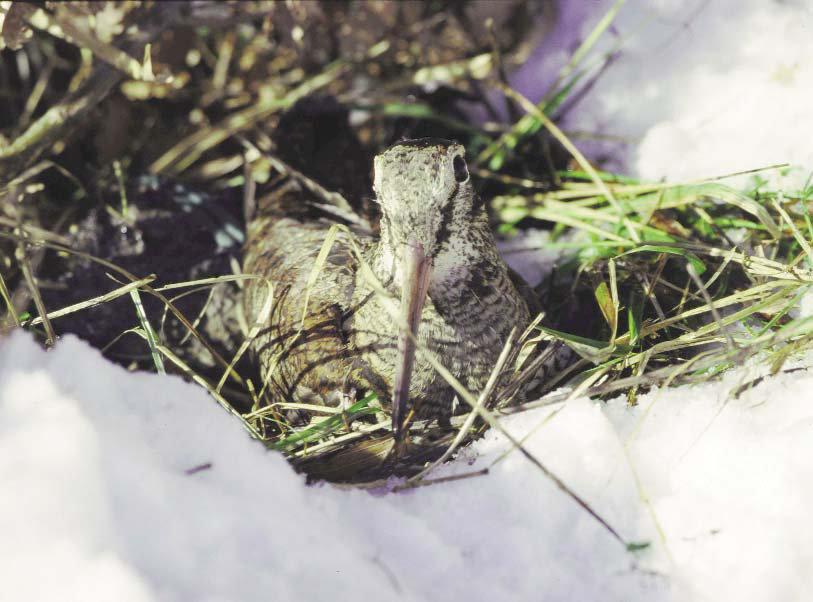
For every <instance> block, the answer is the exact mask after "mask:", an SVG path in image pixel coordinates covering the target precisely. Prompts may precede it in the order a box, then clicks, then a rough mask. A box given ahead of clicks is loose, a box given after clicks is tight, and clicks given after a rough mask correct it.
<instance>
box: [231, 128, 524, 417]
mask: <svg viewBox="0 0 813 602" xmlns="http://www.w3.org/2000/svg"><path fill="white" fill-rule="evenodd" d="M464 153H465V151H464V149H463V147H462V146H460V145H458V144H455V143H451V142H448V141H445V140H439V139H422V140H411V141H405V142H401V143H399V144H396V145H395V146H393V147H391V148H390V149H388V150H387V151H385V152H384V153H382V154H380V155H378V156H377V157H376V159H375V184H374V188H375V193H376V197H377V202H378V203H379V205H380V209H381V228H380V236H379V237H378V238H377V239H376V238H374V237H372V236H371V235H369V234H366V235H365V234H360V235H359V236H357V238H356V240H358V241H359V244H360V246H361V248H362V252H363V255H364V258H365V261H366V262H367V264H368V265H369V266H370V267H371V268H372V270H373V272H374V273H375V275H376V276H377V278H378V279H379V281H380V282H381V283H382V284H383V285H384V286H385V288H386V289H387V291H388V292H389V293H390V294H391V295H392V296H393V297H394V298H396V299H400V298H401V292H402V286H403V284H404V268H403V266H404V265H405V254H406V253H408V252H409V250H410V249H411V248H413V247H414V246H415V245H417V247H418V248H420V250H421V253H422V257H424V256H425V258H426V261H427V262H429V264H430V266H431V273H430V275H429V276H428V278H429V280H428V296H427V300H426V303H425V304H424V305H423V309H422V311H421V314H420V324H419V326H418V334H417V336H418V339H419V340H420V341H422V342H423V343H425V344H426V345H427V347H428V348H429V349H430V350H432V351H433V352H434V353H435V354H436V355H437V356H438V357H439V358H440V359H441V361H442V362H443V364H444V365H445V366H446V367H447V368H448V369H449V370H450V371H451V372H452V374H454V375H455V376H456V377H457V378H458V379H459V380H460V381H461V382H462V383H463V385H464V386H466V387H467V388H468V389H469V390H470V391H472V392H473V393H474V394H477V393H478V392H479V391H480V390H481V389H482V388H483V386H484V385H485V383H486V380H487V379H488V376H489V374H490V373H491V370H492V368H493V366H494V363H495V361H496V358H497V356H498V355H499V353H500V351H501V350H502V347H503V345H504V343H505V340H506V338H507V337H508V334H509V332H510V331H511V329H512V328H515V327H516V328H517V329H518V330H520V331H521V330H522V329H524V328H525V327H526V326H527V324H528V323H529V321H530V312H529V309H528V303H527V302H526V299H524V298H523V295H522V294H521V293H520V291H519V290H518V288H517V285H516V284H515V282H516V280H515V278H514V277H513V275H512V274H511V273H510V270H509V269H508V267H507V266H506V265H505V263H504V262H503V261H502V259H501V258H500V256H499V255H498V253H497V249H496V245H495V242H494V238H493V235H492V232H491V230H490V227H489V223H488V217H487V214H486V210H485V207H484V205H483V203H482V202H481V201H480V199H479V198H478V196H477V194H476V193H475V192H474V190H473V188H472V185H471V181H470V178H469V174H468V170H467V168H466V163H465V160H464ZM302 193H303V189H302V188H301V185H300V184H299V183H297V182H295V181H293V180H290V181H287V182H286V183H285V184H284V185H283V186H282V187H281V188H279V189H278V190H276V191H274V192H273V193H272V194H271V195H269V196H267V197H266V198H264V199H261V201H260V203H259V207H258V213H257V216H256V217H255V218H254V219H253V220H252V221H251V222H250V223H249V227H248V240H247V243H246V254H245V263H244V271H245V272H246V273H248V274H255V275H259V276H263V277H266V278H268V279H269V280H270V281H271V282H273V284H274V287H275V291H274V294H275V298H274V305H273V309H272V312H271V317H270V321H269V323H268V327H267V328H266V329H265V330H263V332H262V333H261V334H260V336H258V337H257V339H256V340H255V343H254V348H255V351H256V354H257V356H258V358H259V362H260V366H261V369H262V372H263V376H264V378H268V379H269V381H270V385H271V387H272V389H271V390H272V396H274V397H275V398H277V399H279V400H287V401H299V402H309V403H324V404H330V405H335V404H336V403H338V402H339V401H340V400H341V398H342V394H343V393H347V392H351V391H353V390H355V391H357V392H358V393H361V392H362V391H364V390H374V391H376V392H377V393H378V396H379V399H381V400H382V401H383V402H384V404H385V405H387V404H388V403H389V402H390V401H391V398H392V391H393V384H394V382H393V381H394V378H395V376H394V374H395V366H396V363H397V361H398V359H397V358H398V352H397V340H398V334H399V329H398V326H397V324H396V322H395V321H394V320H393V318H392V317H391V315H390V314H388V313H387V311H385V309H384V308H383V306H382V304H381V303H382V302H381V299H380V298H379V297H378V296H377V295H376V293H375V292H374V290H373V288H372V286H371V285H370V283H369V282H368V280H367V279H365V277H364V276H363V274H362V272H361V270H360V269H359V264H358V262H357V261H356V258H355V257H354V256H353V254H352V252H351V248H350V245H349V241H348V236H347V235H346V234H344V233H342V234H340V235H339V238H338V240H337V241H336V243H335V244H334V245H333V247H332V249H331V252H330V255H329V257H328V260H327V263H326V264H325V266H324V268H323V269H322V270H321V272H320V274H319V277H318V280H317V281H316V285H315V286H314V287H313V289H312V290H311V293H310V302H309V304H308V314H307V317H306V320H305V322H304V329H302V331H301V332H300V333H299V335H298V336H297V332H298V331H299V327H300V321H301V318H302V312H303V303H304V297H305V290H306V287H307V281H308V278H309V276H310V274H311V270H312V268H313V265H314V262H315V259H316V256H317V255H318V253H319V251H320V249H321V248H322V244H323V243H324V241H325V236H326V234H327V231H328V229H329V227H330V225H331V223H332V222H331V220H330V219H329V218H325V217H323V218H318V219H314V217H313V214H312V212H311V211H310V210H308V208H307V207H306V205H305V203H304V202H303V200H302ZM410 245H413V247H410ZM266 290H267V289H266V287H265V286H264V285H263V284H262V283H261V282H259V281H249V282H248V283H247V285H246V291H245V301H244V305H245V309H246V313H247V315H248V318H249V320H253V319H254V318H255V317H256V316H257V315H258V313H259V311H260V308H261V307H262V305H263V301H264V298H265V295H266ZM409 383H410V384H409V405H410V407H414V408H416V409H417V412H418V414H419V415H423V416H435V417H442V416H448V415H450V414H451V413H452V411H453V401H454V392H453V390H452V389H451V387H450V386H449V385H448V384H447V383H446V382H445V381H444V380H443V378H442V377H441V376H440V375H438V374H437V373H436V371H435V370H434V369H433V368H432V367H431V366H430V365H429V363H428V362H427V361H426V360H425V359H423V358H422V357H421V356H420V355H418V356H417V358H416V360H415V363H414V369H413V371H412V377H411V379H410V380H409Z"/></svg>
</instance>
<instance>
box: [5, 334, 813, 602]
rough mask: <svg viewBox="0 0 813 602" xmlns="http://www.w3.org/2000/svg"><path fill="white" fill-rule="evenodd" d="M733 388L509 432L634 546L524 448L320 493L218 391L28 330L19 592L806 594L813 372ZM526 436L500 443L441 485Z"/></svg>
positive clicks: (476, 453)
mask: <svg viewBox="0 0 813 602" xmlns="http://www.w3.org/2000/svg"><path fill="white" fill-rule="evenodd" d="M726 382H727V384H726V385H725V386H704V387H694V388H680V389H675V390H670V391H667V392H662V393H653V394H650V395H646V396H644V397H643V398H642V399H641V405H640V406H639V407H638V408H635V409H628V408H626V407H625V404H624V402H623V401H622V400H620V399H619V400H617V401H614V402H612V403H610V404H609V405H604V404H601V403H595V402H591V401H589V400H584V399H582V400H577V401H574V402H572V403H570V404H568V405H567V406H565V407H564V408H561V407H559V408H557V409H559V410H560V411H558V413H555V415H551V412H552V410H551V409H543V410H538V411H535V412H531V413H525V414H522V415H517V416H513V417H511V418H508V419H506V420H505V425H506V426H507V427H508V428H509V429H510V430H511V431H512V433H513V434H514V435H515V436H520V435H524V434H525V433H533V434H531V435H530V437H529V438H528V440H527V441H526V446H527V449H528V450H529V451H531V453H533V454H535V455H536V456H537V457H538V458H540V459H541V460H542V461H543V462H545V463H546V464H547V465H548V466H549V467H550V468H551V469H553V470H555V471H556V472H557V473H558V474H559V475H560V476H561V477H562V478H563V479H564V480H565V481H566V482H567V483H568V484H569V485H570V486H571V487H572V488H574V489H575V490H576V491H577V492H578V493H579V494H580V495H582V496H583V497H584V498H585V499H586V500H587V501H588V503H590V504H591V506H592V507H593V508H594V509H595V510H596V511H597V512H599V513H600V514H602V515H603V516H604V517H605V518H606V519H607V520H608V521H609V523H610V524H612V525H613V527H614V528H615V529H617V530H618V531H619V532H620V533H621V534H622V535H623V537H625V538H626V539H627V540H629V541H648V542H651V545H650V547H649V548H647V549H645V550H643V551H640V552H637V553H634V554H633V553H630V552H627V551H626V550H625V549H624V547H623V546H621V545H620V544H619V543H618V542H617V541H615V540H614V539H612V538H611V537H610V536H609V535H608V533H607V532H606V531H604V530H603V529H602V528H601V527H600V526H599V525H598V524H597V523H596V522H595V521H594V520H593V519H592V518H591V517H590V516H588V515H587V514H586V513H585V512H584V511H583V510H582V509H580V508H579V507H578V506H577V505H576V504H575V503H574V502H573V501H572V500H571V499H569V498H568V497H567V496H565V495H564V494H563V493H562V492H560V491H559V490H558V489H556V487H555V486H554V485H553V484H552V483H551V482H550V481H549V480H548V479H547V478H545V477H544V476H543V475H542V474H541V473H540V472H539V471H538V470H537V469H536V468H535V467H534V466H533V465H532V464H531V463H530V462H528V461H527V460H525V459H524V458H523V457H522V456H521V455H520V454H518V453H513V454H511V455H509V456H508V458H507V459H506V460H505V461H503V462H500V463H498V464H497V465H496V466H494V467H493V469H492V471H491V473H490V474H489V475H488V476H486V477H476V478H471V479H466V480H462V481H457V482H453V483H446V484H442V485H436V486H432V487H427V488H423V489H419V490H414V491H408V492H402V493H399V494H385V495H382V494H381V493H380V492H379V493H378V494H371V493H368V492H363V491H342V490H338V489H335V488H333V487H331V486H326V485H325V486H316V487H306V486H305V485H304V484H303V480H302V478H301V477H300V476H298V475H296V474H294V472H293V471H292V470H291V469H290V468H289V466H288V465H287V464H286V463H285V461H284V460H283V458H282V457H281V456H280V455H279V454H277V453H274V452H268V451H266V450H265V449H264V448H263V447H262V446H261V445H259V444H258V443H256V442H254V441H251V440H250V439H249V438H248V435H247V434H246V433H245V432H244V431H243V430H242V429H241V427H240V426H239V425H238V424H236V422H235V421H234V420H233V419H231V418H230V417H228V415H227V414H225V413H224V412H223V411H222V410H221V409H220V408H218V407H217V406H216V405H215V404H214V403H213V402H212V401H211V400H210V399H209V398H208V397H207V396H206V394H205V393H204V392H203V391H202V390H201V389H200V388H199V387H196V386H194V385H190V384H186V383H184V382H182V381H181V380H180V379H178V378H175V377H159V376H156V375H149V374H132V373H127V372H126V371H124V370H123V369H121V368H119V367H117V366H114V365H111V364H109V363H108V362H106V361H105V360H104V359H103V358H102V357H101V356H100V355H99V353H98V352H97V351H95V350H92V349H90V348H89V347H88V346H86V345H85V344H84V343H82V342H81V341H78V340H76V339H74V338H72V337H66V338H65V340H62V341H61V342H60V343H59V344H58V346H57V348H56V349H55V350H53V351H51V352H48V353H46V352H44V351H42V350H40V349H39V348H38V347H37V346H36V345H35V344H34V342H33V341H32V340H30V338H29V337H28V336H27V335H24V334H22V333H18V334H15V335H14V336H12V337H10V338H8V339H5V340H3V341H0V483H1V484H2V492H3V493H2V495H0V533H2V534H3V536H2V537H1V538H0V580H1V582H2V583H3V596H2V597H3V599H9V600H83V601H85V600H264V599H269V598H274V599H277V600H293V599H300V600H348V599H366V598H368V597H372V599H384V600H389V599H393V600H394V599H399V600H400V599H407V600H408V599H414V600H429V599H434V600H438V599H455V600H466V599H468V600H539V599H545V600H592V599H602V600H667V599H676V600H707V599H714V600H724V599H744V600H776V599H782V600H792V599H800V597H801V595H802V594H801V592H803V591H806V590H807V589H809V588H810V587H813V574H811V572H810V571H809V570H808V569H809V567H810V566H811V562H813V557H812V556H813V552H812V551H811V548H810V546H809V542H810V541H811V539H813V527H811V521H810V520H809V508H810V506H811V504H813V485H811V483H810V482H809V475H810V465H811V460H810V458H811V457H813V374H809V373H807V372H803V373H796V374H792V375H787V376H780V377H776V378H769V379H767V380H766V381H765V382H763V383H761V384H758V385H757V386H756V387H755V388H754V389H753V390H751V391H749V392H747V393H745V394H743V395H742V396H741V397H740V398H739V399H729V398H728V396H727V395H726V391H727V389H728V388H730V387H732V386H735V385H736V384H738V383H737V382H736V381H735V380H734V377H733V376H731V377H729V378H728V380H727V381H726ZM546 418H550V419H549V420H546ZM540 425H541V426H540ZM508 447H509V446H508V445H507V443H506V441H505V439H504V438H503V437H502V436H500V435H499V434H497V433H495V432H492V433H490V434H489V435H488V436H487V437H486V438H485V439H484V440H483V441H481V442H479V443H478V444H477V445H475V446H474V448H472V449H470V450H467V451H466V452H465V458H463V459H460V460H458V461H457V462H456V463H454V464H452V465H450V466H447V467H444V469H443V470H442V471H441V472H440V473H439V474H451V473H464V472H469V471H472V470H476V469H478V468H481V467H485V466H488V465H490V464H491V463H492V461H493V460H494V459H495V458H497V457H498V456H499V455H500V454H501V453H502V452H503V451H505V450H506V449H508ZM209 464H211V467H209V468H203V469H201V470H199V471H197V472H193V473H192V474H187V472H188V471H190V469H194V468H196V467H201V466H206V465H209ZM636 475H637V476H636ZM645 500H648V501H649V504H647V503H645ZM656 525H659V527H660V529H661V530H662V531H663V539H661V538H660V537H659V536H658V529H657V527H656Z"/></svg>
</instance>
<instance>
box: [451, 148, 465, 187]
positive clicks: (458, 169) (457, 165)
mask: <svg viewBox="0 0 813 602" xmlns="http://www.w3.org/2000/svg"><path fill="white" fill-rule="evenodd" d="M452 167H453V168H454V179H455V180H457V181H458V182H460V183H461V184H462V183H463V182H465V181H466V180H468V179H469V170H468V168H467V167H466V161H465V160H464V159H463V157H461V156H460V155H457V156H455V158H454V160H453V161H452Z"/></svg>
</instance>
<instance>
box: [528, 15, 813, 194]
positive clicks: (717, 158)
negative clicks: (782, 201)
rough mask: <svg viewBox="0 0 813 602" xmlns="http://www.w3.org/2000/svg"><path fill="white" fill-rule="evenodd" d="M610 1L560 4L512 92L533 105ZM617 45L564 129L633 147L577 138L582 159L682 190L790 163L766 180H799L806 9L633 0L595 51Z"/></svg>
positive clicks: (810, 29) (808, 65) (807, 86)
mask: <svg viewBox="0 0 813 602" xmlns="http://www.w3.org/2000/svg"><path fill="white" fill-rule="evenodd" d="M612 4H613V3H612V2H611V1H610V0H599V1H591V2H589V3H588V2H561V3H560V5H561V7H562V13H563V14H562V20H561V25H562V27H561V28H560V30H559V33H558V34H557V35H553V36H551V38H550V39H549V40H548V41H547V42H546V43H545V44H544V45H543V46H542V47H541V48H540V49H539V53H540V54H541V55H542V56H539V57H538V58H540V59H542V60H537V61H529V62H528V64H526V65H525V66H524V67H523V68H522V69H521V70H520V71H519V72H518V73H517V74H516V75H515V79H514V80H513V83H514V84H515V85H516V86H517V87H518V88H519V89H520V90H521V91H523V92H524V93H526V94H528V95H529V96H530V97H531V98H532V99H538V98H540V97H541V95H542V94H543V93H544V92H545V91H546V90H547V86H549V85H550V83H551V80H552V77H551V72H552V71H553V72H554V73H555V72H556V70H557V69H558V68H559V67H560V66H561V65H563V64H564V63H565V60H566V57H568V56H570V54H571V53H572V51H573V50H574V49H575V47H576V46H577V44H578V42H580V41H581V39H583V38H584V37H585V36H586V35H587V33H589V32H590V31H591V30H592V29H593V27H594V26H595V25H596V23H597V22H598V21H599V19H600V18H601V16H603V15H604V14H605V13H606V12H607V10H608V9H609V8H610V6H611V5H612ZM568 31H575V32H580V34H581V35H577V36H573V37H568V36H567V32H568ZM616 46H618V47H619V52H618V54H617V55H616V58H615V59H614V61H613V62H612V65H611V66H610V68H609V69H608V71H607V72H606V73H605V74H604V75H603V76H602V77H601V78H599V80H598V82H597V84H596V85H595V86H594V87H593V88H592V89H591V90H590V92H589V94H587V95H586V96H585V97H584V98H583V100H582V101H581V102H579V103H578V104H576V105H575V106H573V107H571V110H570V111H569V112H568V114H567V119H566V120H565V123H564V126H565V129H566V130H568V131H579V132H592V133H598V134H602V135H604V136H608V137H620V138H623V139H625V140H628V141H629V144H626V145H619V144H613V143H593V144H585V143H584V142H583V141H582V142H581V143H580V144H579V146H580V148H581V149H582V150H583V151H588V154H590V155H592V156H593V157H595V158H601V159H603V163H604V165H605V166H606V167H608V168H611V169H618V170H621V171H622V172H626V173H629V174H630V175H637V176H640V177H642V178H646V179H654V180H659V179H661V178H666V179H667V180H669V181H675V182H677V181H688V180H695V179H699V178H706V177H716V176H721V175H726V174H730V173H734V172H739V171H744V170H751V169H754V168H758V167H767V166H770V165H775V164H780V163H790V164H792V165H795V166H798V167H799V169H797V170H795V171H794V172H793V173H792V174H791V175H790V176H788V177H785V178H782V177H781V176H780V175H779V174H778V173H773V174H771V175H772V176H773V177H774V178H775V182H776V183H780V184H784V185H786V186H790V187H798V186H801V185H803V184H804V183H805V181H806V180H807V177H808V176H809V175H810V173H811V166H813V146H811V144H810V143H809V134H808V133H809V132H810V131H811V130H813V112H811V111H810V102H809V98H810V91H811V90H813V59H811V57H813V4H811V3H810V2H809V1H808V0H785V1H780V0H717V1H714V2H710V1H708V0H682V1H679V0H658V1H651V0H628V2H627V3H626V4H625V5H624V6H623V8H622V9H621V10H620V12H619V13H618V15H617V17H616V19H615V20H614V22H613V24H612V27H611V29H610V31H609V32H607V34H606V35H605V36H604V37H603V38H602V40H601V42H600V43H599V44H598V45H597V46H596V49H597V50H598V51H609V50H611V49H613V48H615V47H616ZM740 182H741V183H742V180H740Z"/></svg>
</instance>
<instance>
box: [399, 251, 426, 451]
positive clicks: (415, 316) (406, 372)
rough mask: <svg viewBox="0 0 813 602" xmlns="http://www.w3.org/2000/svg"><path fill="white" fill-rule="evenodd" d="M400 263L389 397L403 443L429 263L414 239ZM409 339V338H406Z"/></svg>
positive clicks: (404, 252)
mask: <svg viewBox="0 0 813 602" xmlns="http://www.w3.org/2000/svg"><path fill="white" fill-rule="evenodd" d="M402 257H403V259H402V261H401V279H402V283H403V288H402V290H401V320H400V323H399V331H398V356H397V359H396V362H395V384H394V386H393V393H392V429H393V432H394V433H395V439H396V441H401V440H403V437H404V420H405V418H406V408H407V401H408V398H409V381H410V379H411V378H412V368H413V366H414V364H415V341H416V339H417V337H418V327H419V326H420V323H421V311H422V310H423V306H424V303H425V302H426V295H427V292H428V290H429V277H430V275H431V273H432V260H431V258H430V257H427V255H426V252H425V250H424V247H423V245H422V244H421V243H419V242H417V241H416V240H415V239H414V238H413V239H410V241H409V242H408V243H407V244H406V245H404V248H403V253H402ZM410 335H411V336H410Z"/></svg>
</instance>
